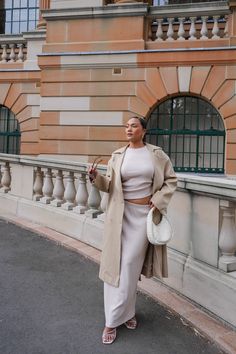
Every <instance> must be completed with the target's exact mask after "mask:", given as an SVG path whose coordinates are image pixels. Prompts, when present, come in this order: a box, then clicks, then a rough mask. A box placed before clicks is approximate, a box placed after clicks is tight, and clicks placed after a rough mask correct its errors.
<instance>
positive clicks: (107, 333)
mask: <svg viewBox="0 0 236 354" xmlns="http://www.w3.org/2000/svg"><path fill="white" fill-rule="evenodd" d="M115 339H116V328H109V327H105V328H104V331H103V334H102V343H103V344H112V343H113V342H114V340H115Z"/></svg>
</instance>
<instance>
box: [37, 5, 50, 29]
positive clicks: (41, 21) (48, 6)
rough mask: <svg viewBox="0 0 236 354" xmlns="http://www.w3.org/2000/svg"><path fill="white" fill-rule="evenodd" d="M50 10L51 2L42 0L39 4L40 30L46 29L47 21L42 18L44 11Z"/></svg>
mask: <svg viewBox="0 0 236 354" xmlns="http://www.w3.org/2000/svg"><path fill="white" fill-rule="evenodd" d="M46 9H50V0H40V3H39V23H38V26H37V27H38V28H40V29H42V28H45V27H46V21H44V19H43V18H42V13H41V11H42V10H46Z"/></svg>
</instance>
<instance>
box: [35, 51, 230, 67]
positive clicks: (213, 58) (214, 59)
mask: <svg viewBox="0 0 236 354" xmlns="http://www.w3.org/2000/svg"><path fill="white" fill-rule="evenodd" d="M215 52H218V53H219V54H220V55H215ZM168 53H169V56H168V58H169V60H167V54H168ZM182 53H185V60H184V61H183V55H182ZM196 53H199V55H198V56H197V59H196ZM229 53H230V54H229ZM173 56H174V57H173ZM47 57H52V58H53V57H54V58H55V57H59V61H57V63H56V64H55V63H54V60H53V61H52V64H50V59H47ZM173 58H174V59H173ZM229 58H230V59H229ZM235 62H236V46H234V47H221V48H219V47H218V48H188V49H186V48H178V49H159V50H134V51H120V52H118V51H110V52H77V53H75V52H73V53H42V54H40V55H39V66H40V67H44V66H46V67H51V66H52V67H57V66H60V67H66V68H75V67H77V68H78V67H80V68H84V69H85V68H86V69H91V68H94V67H95V68H98V67H99V68H114V67H121V68H122V67H123V68H128V67H133V68H137V67H140V68H141V67H145V68H147V67H157V66H183V65H184V66H192V65H198V66H199V65H232V64H234V63H235Z"/></svg>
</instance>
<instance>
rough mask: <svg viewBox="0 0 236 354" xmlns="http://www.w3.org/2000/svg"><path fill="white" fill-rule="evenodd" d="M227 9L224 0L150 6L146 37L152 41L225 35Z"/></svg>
mask: <svg viewBox="0 0 236 354" xmlns="http://www.w3.org/2000/svg"><path fill="white" fill-rule="evenodd" d="M229 15H230V10H229V7H228V5H227V4H226V2H224V1H222V2H218V3H211V4H210V3H207V4H206V3H203V4H198V7H196V5H195V4H188V5H187V4H185V6H184V8H183V6H178V5H172V6H158V7H151V8H150V18H149V29H148V40H150V41H155V42H173V41H196V40H199V41H201V40H219V39H222V38H224V39H225V38H228V36H229V33H228V30H229V29H228V22H229Z"/></svg>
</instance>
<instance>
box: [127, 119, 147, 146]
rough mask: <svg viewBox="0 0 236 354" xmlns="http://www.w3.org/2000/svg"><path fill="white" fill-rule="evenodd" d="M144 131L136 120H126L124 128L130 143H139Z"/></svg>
mask: <svg viewBox="0 0 236 354" xmlns="http://www.w3.org/2000/svg"><path fill="white" fill-rule="evenodd" d="M145 132H146V130H145V129H143V127H142V125H141V123H140V121H139V120H138V119H137V118H131V119H129V120H128V122H127V123H126V126H125V133H126V137H127V140H128V141H130V142H132V143H137V142H141V141H142V140H143V136H144V134H145Z"/></svg>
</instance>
